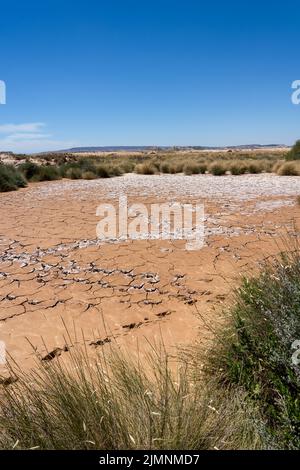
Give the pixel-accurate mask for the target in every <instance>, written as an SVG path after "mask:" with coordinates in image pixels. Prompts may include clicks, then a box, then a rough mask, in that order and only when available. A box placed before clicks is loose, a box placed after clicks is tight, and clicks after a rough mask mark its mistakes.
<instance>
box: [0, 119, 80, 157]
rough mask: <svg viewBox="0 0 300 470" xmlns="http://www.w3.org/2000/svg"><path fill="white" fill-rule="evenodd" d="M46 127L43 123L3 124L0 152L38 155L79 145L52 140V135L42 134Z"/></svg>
mask: <svg viewBox="0 0 300 470" xmlns="http://www.w3.org/2000/svg"><path fill="white" fill-rule="evenodd" d="M45 126H46V125H45V124H44V123H43V122H29V123H25V124H1V125H0V134H3V137H2V138H1V139H0V152H1V151H3V152H5V151H9V152H17V153H35V152H36V153H37V152H47V151H48V150H63V149H67V148H70V147H75V146H78V145H79V144H78V143H76V142H66V141H60V140H55V139H52V138H51V137H52V136H51V134H46V133H42V132H40V131H41V130H42V129H43V128H45Z"/></svg>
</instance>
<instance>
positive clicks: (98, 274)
mask: <svg viewBox="0 0 300 470" xmlns="http://www.w3.org/2000/svg"><path fill="white" fill-rule="evenodd" d="M124 194H126V195H127V197H128V203H129V204H131V203H133V202H142V203H146V204H147V205H149V204H150V203H155V202H170V203H172V202H175V201H176V202H180V203H181V204H183V203H196V202H197V203H204V206H205V246H204V248H202V249H201V250H198V251H188V250H186V248H185V241H183V240H147V239H145V240H129V241H118V240H112V241H111V242H110V243H104V244H103V243H102V242H101V243H100V241H99V240H97V238H96V224H97V222H98V221H99V217H97V216H96V208H97V206H98V205H99V204H101V203H103V202H106V203H107V202H109V203H114V204H116V206H117V203H118V197H119V196H120V195H124ZM299 194H300V178H297V177H278V176H275V175H269V174H268V175H243V176H224V177H214V176H211V175H197V176H183V175H160V176H141V175H125V176H122V177H119V178H112V179H108V180H103V179H102V180H94V181H83V180H80V181H67V180H63V181H55V182H49V183H37V184H31V185H30V186H29V187H28V188H25V189H22V190H19V191H17V192H14V193H6V194H4V193H2V194H0V221H1V222H0V340H2V341H5V343H6V345H7V349H8V351H9V352H10V353H11V354H12V356H13V357H14V359H16V360H17V362H18V363H19V364H20V365H21V366H22V367H24V368H26V367H31V365H32V364H33V359H34V352H33V349H32V345H33V346H34V348H35V349H36V352H37V353H38V355H39V357H40V358H41V359H42V360H43V361H51V360H53V359H55V358H56V357H59V356H66V357H67V355H68V353H69V347H68V346H67V340H66V336H67V335H66V327H67V329H68V331H69V332H70V335H71V337H72V342H73V343H74V344H76V343H83V342H85V344H86V347H87V349H88V350H90V351H91V353H92V352H93V351H94V350H95V349H97V348H99V347H100V348H103V347H107V345H109V344H111V343H113V342H115V341H118V343H119V344H124V345H125V346H126V347H127V349H129V350H131V349H132V350H136V349H137V348H139V350H143V348H146V345H147V344H148V343H147V340H150V341H151V342H153V341H159V340H160V338H161V337H162V338H163V340H164V342H165V344H166V346H167V347H168V348H172V347H174V346H177V345H186V344H190V343H191V342H192V341H193V340H195V339H196V338H199V339H200V341H201V342H202V343H203V345H204V347H205V346H206V345H207V344H209V341H210V340H211V338H212V336H213V333H212V330H213V329H216V328H218V327H219V326H220V325H222V322H224V318H225V314H224V311H223V310H224V309H223V308H222V307H223V306H226V305H227V304H228V303H229V302H230V298H231V292H232V289H233V288H234V287H236V285H237V283H238V282H239V278H240V276H241V274H242V273H243V272H253V269H255V268H256V267H257V266H258V264H259V262H260V261H261V260H263V259H264V258H266V257H267V256H269V255H271V254H272V253H275V252H277V251H278V250H279V246H280V243H281V240H280V236H281V235H282V233H285V232H286V231H290V232H293V231H294V230H296V227H297V225H298V221H299V217H300V208H299V206H297V204H296V202H295V197H296V196H298V195H299ZM0 372H5V370H4V367H2V369H1V371H0Z"/></svg>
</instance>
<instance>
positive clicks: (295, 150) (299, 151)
mask: <svg viewBox="0 0 300 470" xmlns="http://www.w3.org/2000/svg"><path fill="white" fill-rule="evenodd" d="M286 160H300V140H297V142H296V143H295V144H294V145H293V147H292V148H291V150H290V151H289V152H288V153H287V154H286Z"/></svg>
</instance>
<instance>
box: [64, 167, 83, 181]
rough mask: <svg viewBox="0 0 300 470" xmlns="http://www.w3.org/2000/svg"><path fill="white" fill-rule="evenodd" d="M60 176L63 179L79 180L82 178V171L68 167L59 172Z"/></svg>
mask: <svg viewBox="0 0 300 470" xmlns="http://www.w3.org/2000/svg"><path fill="white" fill-rule="evenodd" d="M61 173H62V176H63V177H64V178H69V179H71V180H79V179H81V177H82V170H81V169H80V168H78V167H73V166H72V167H70V168H67V169H63V170H61Z"/></svg>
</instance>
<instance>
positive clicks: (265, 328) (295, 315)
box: [213, 247, 300, 449]
mask: <svg viewBox="0 0 300 470" xmlns="http://www.w3.org/2000/svg"><path fill="white" fill-rule="evenodd" d="M299 299H300V255H299V248H298V247H296V248H295V250H293V251H291V252H290V253H289V254H282V255H281V256H280V258H278V259H275V260H274V261H273V263H272V264H270V263H269V264H267V265H266V266H265V268H264V269H263V271H262V273H261V274H260V275H258V276H257V277H252V278H250V279H249V278H245V279H244V281H243V284H242V286H241V288H240V289H239V290H238V292H237V301H236V305H235V306H234V308H233V309H232V310H231V311H230V314H231V317H232V318H233V325H232V326H230V328H229V330H228V331H227V333H226V335H224V338H223V342H222V346H221V350H220V349H218V348H217V350H216V353H215V354H214V359H213V362H214V361H215V362H216V364H217V368H218V370H219V369H220V368H221V369H222V370H223V379H222V380H223V383H227V384H228V383H230V384H234V383H235V384H236V385H237V386H242V387H244V389H245V390H247V392H248V393H249V396H250V397H251V398H252V400H254V401H255V402H256V403H258V404H259V406H260V408H261V411H262V414H263V416H264V418H265V420H266V423H267V428H266V429H267V430H268V432H269V433H270V435H272V436H273V438H274V439H275V441H276V442H277V445H278V447H280V448H285V449H299V448H300V400H299V397H300V366H299V365H295V364H293V362H292V354H293V352H295V349H293V343H294V341H295V340H300V302H299Z"/></svg>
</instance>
